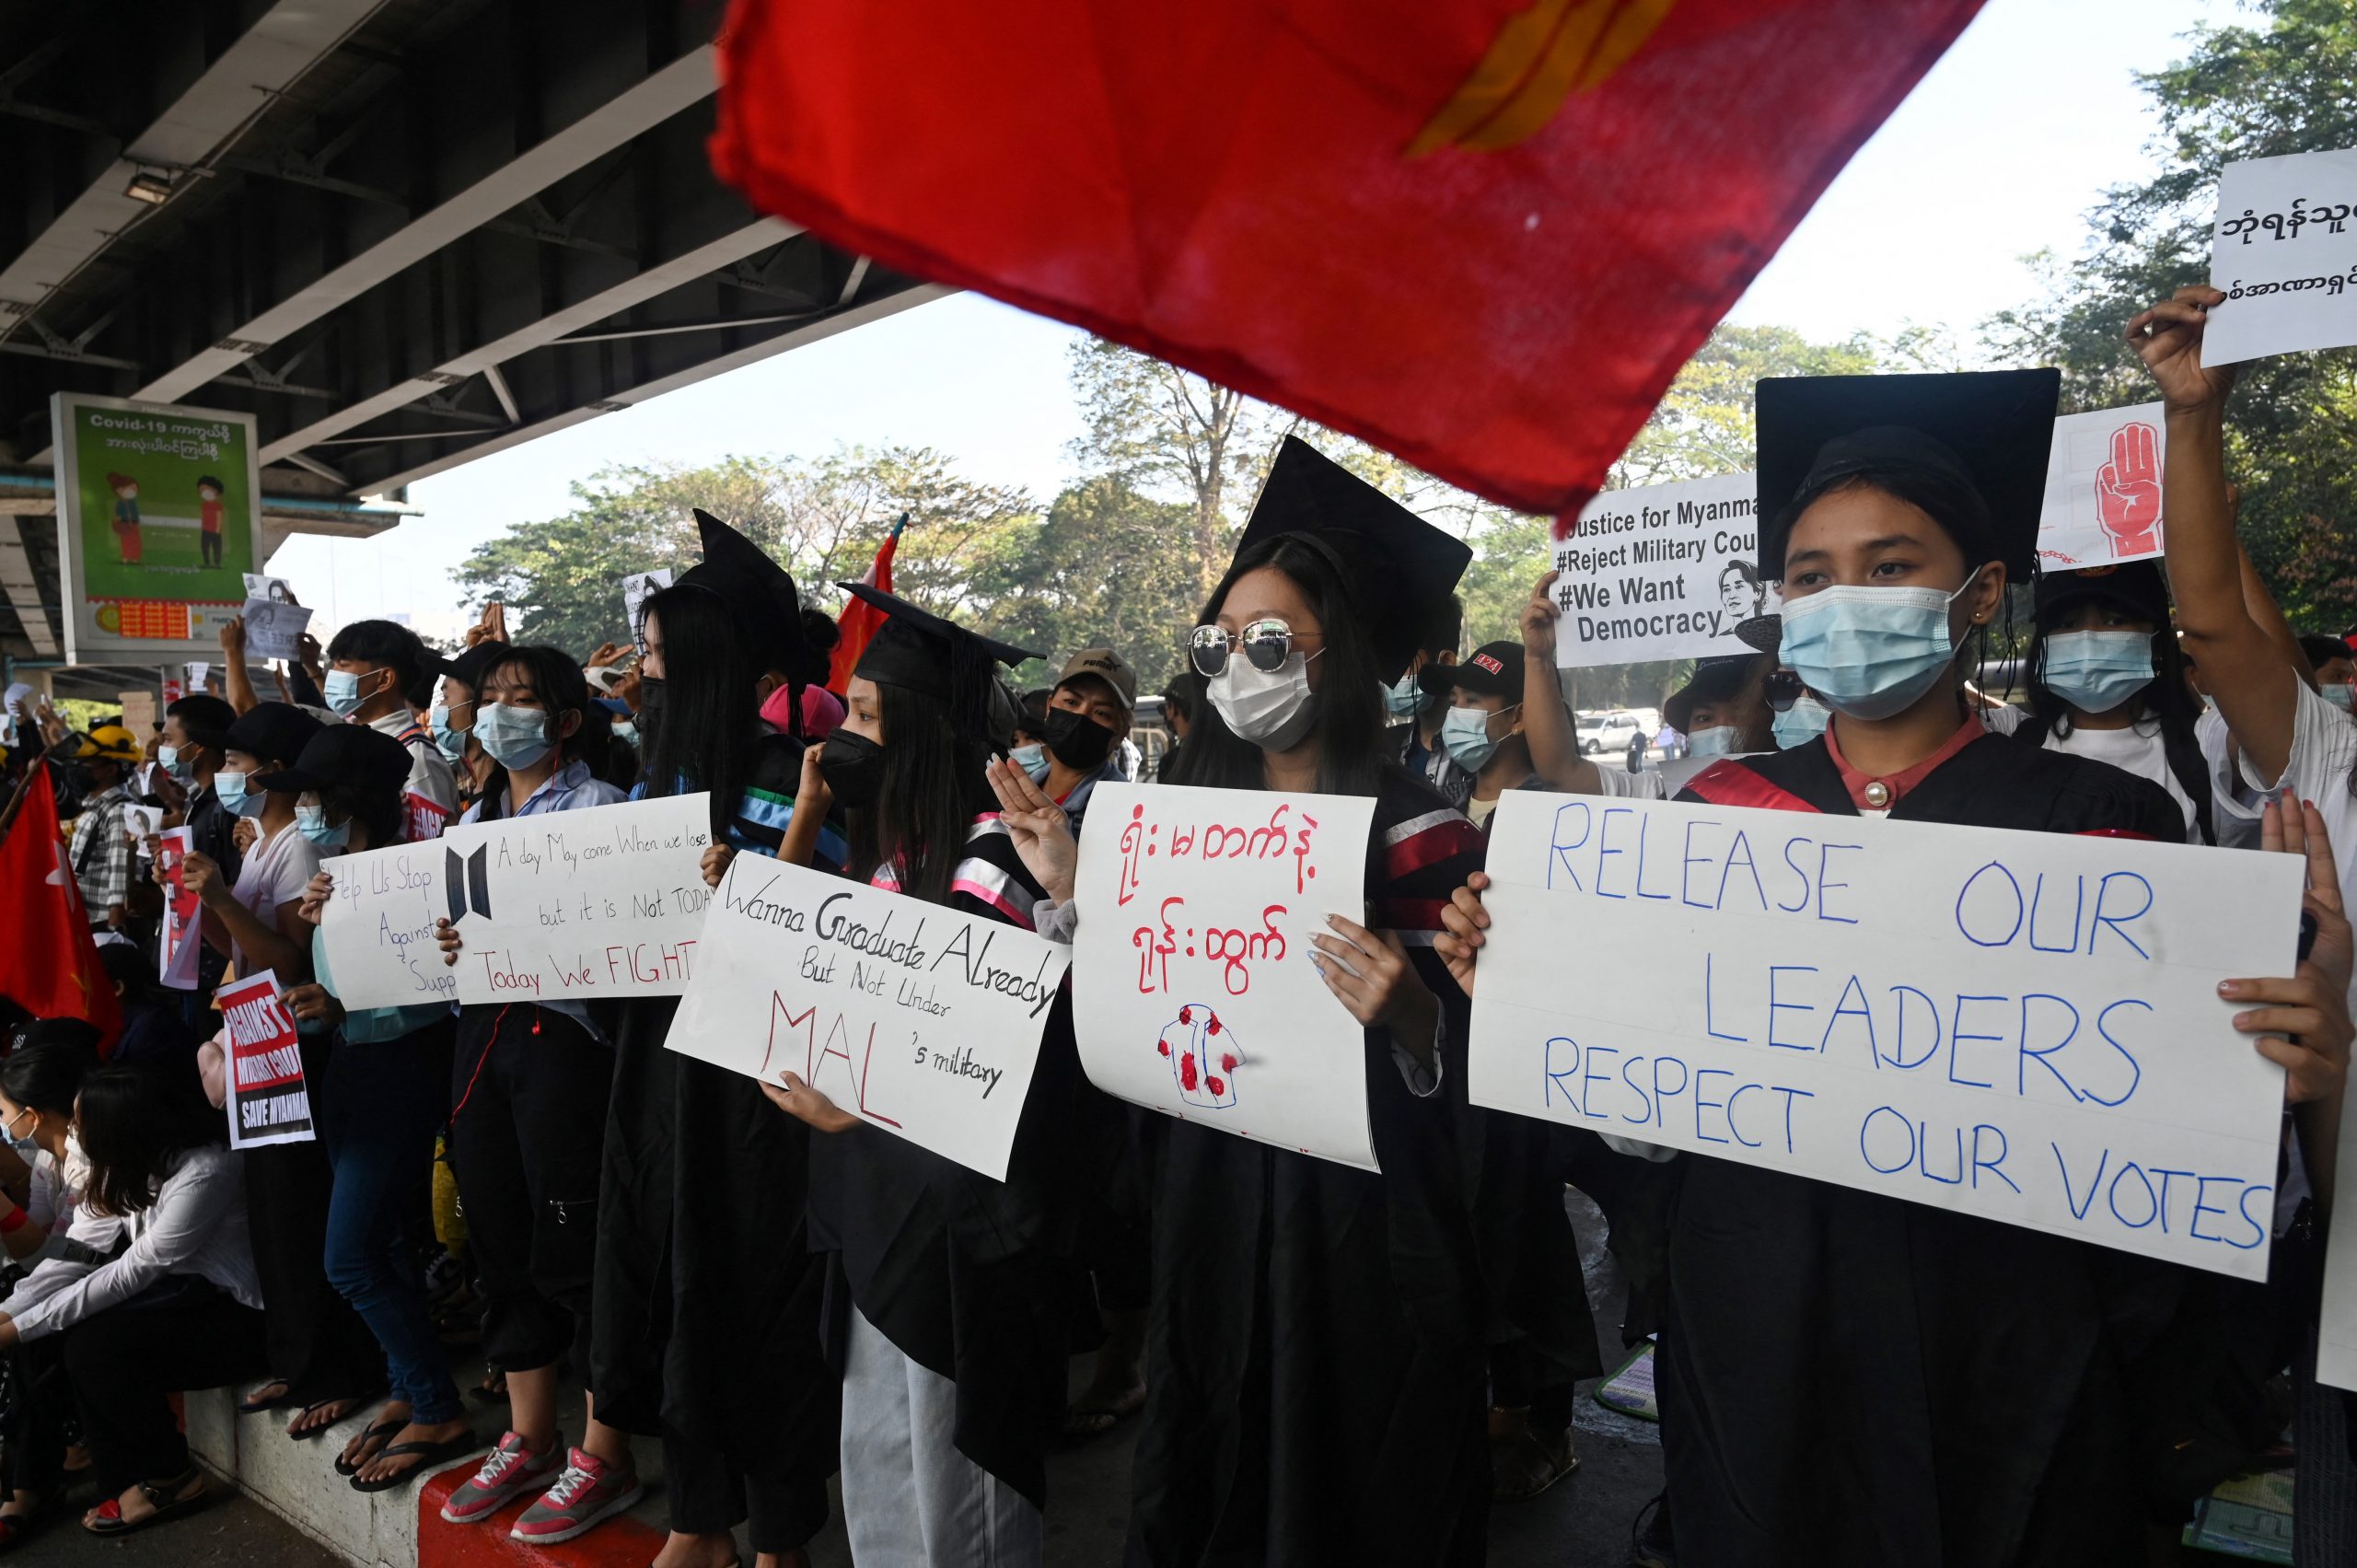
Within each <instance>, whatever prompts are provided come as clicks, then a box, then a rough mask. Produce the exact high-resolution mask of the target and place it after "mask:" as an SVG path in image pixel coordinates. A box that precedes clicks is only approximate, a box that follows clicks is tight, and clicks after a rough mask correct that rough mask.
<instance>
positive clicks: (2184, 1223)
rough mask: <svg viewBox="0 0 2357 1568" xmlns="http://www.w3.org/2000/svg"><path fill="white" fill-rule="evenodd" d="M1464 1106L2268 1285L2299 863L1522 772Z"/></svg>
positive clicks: (1494, 870) (1478, 993)
mask: <svg viewBox="0 0 2357 1568" xmlns="http://www.w3.org/2000/svg"><path fill="white" fill-rule="evenodd" d="M1489 875H1490V877H1491V882H1492V886H1491V889H1490V891H1489V892H1488V893H1487V895H1485V900H1486V902H1487V905H1488V908H1489V911H1490V913H1491V915H1492V926H1491V929H1490V933H1489V940H1488V944H1487V946H1485V947H1484V948H1483V950H1482V953H1481V958H1480V972H1479V977H1478V981H1477V984H1476V988H1475V995H1474V1002H1473V1022H1472V1034H1471V1040H1470V1062H1469V1071H1468V1074H1467V1085H1468V1089H1469V1094H1470V1096H1471V1098H1472V1100H1473V1102H1474V1103H1475V1104H1477V1105H1483V1106H1488V1107H1491V1108H1493V1109H1499V1110H1511V1111H1517V1112H1520V1113H1522V1114H1524V1115H1527V1116H1537V1117H1542V1118H1545V1119H1546V1120H1549V1121H1560V1122H1562V1123H1564V1124H1566V1125H1569V1126H1574V1127H1585V1128H1588V1129H1590V1130H1592V1131H1595V1132H1602V1133H1611V1134H1618V1135H1620V1136H1622V1137H1626V1138H1631V1139H1635V1140H1638V1141H1641V1142H1644V1143H1649V1144H1665V1145H1667V1146H1670V1147H1673V1148H1678V1149H1685V1150H1691V1151H1694V1152H1696V1153H1699V1154H1705V1155H1709V1156H1713V1157H1716V1158H1720V1159H1730V1160H1736V1161H1739V1162H1742V1163H1744V1164H1747V1165H1756V1166H1761V1167H1767V1168H1769V1169H1774V1170H1782V1171H1787V1172H1790V1173H1791V1174H1794V1175H1796V1176H1805V1177H1812V1178H1815V1179H1818V1180H1823V1181H1833V1182H1839V1183H1841V1184H1842V1185H1844V1186H1850V1187H1856V1188H1862V1189H1864V1190H1865V1191H1873V1192H1882V1193H1887V1194H1888V1195H1890V1196H1893V1197H1898V1198H1903V1199H1906V1200H1908V1201H1910V1202H1919V1203H1929V1204H1933V1205H1936V1206H1938V1207H1941V1208H1946V1209H1953V1210H1957V1211H1960V1212H1962V1213H1966V1214H1979V1215H1981V1216H1983V1217H1985V1218H1988V1219H1993V1220H1999V1221H2002V1222H2003V1223H2006V1224H2009V1225H2026V1226H2029V1227H2031V1228H2033V1229H2038V1230H2044V1231H2049V1232H2052V1233H2054V1234H2056V1235H2061V1236H2068V1237H2076V1238H2078V1239H2080V1240H2084V1241H2092V1242H2097V1243H2100V1244H2102V1245H2104V1246H2107V1247H2117V1248H2120V1249H2125V1250H2128V1251H2133V1252H2141V1253H2144V1254H2147V1255H2149V1256H2153V1257H2157V1258H2165V1259H2168V1260H2173V1261H2176V1262H2180V1263H2188V1264H2191V1265H2193V1266H2195V1267H2197V1268H2204V1269H2210V1270H2214V1271H2216V1272H2221V1273H2227V1274H2235V1275H2239V1276H2242V1277H2245V1278H2251V1279H2259V1278H2264V1277H2265V1275H2266V1271H2267V1258H2268V1247H2267V1241H2268V1237H2269V1233H2270V1218H2271V1215H2272V1210H2273V1204H2274V1195H2275V1166H2276V1150H2277V1140H2278V1125H2279V1121H2280V1119H2281V1115H2282V1101H2283V1074H2282V1069H2280V1068H2278V1067H2276V1066H2275V1065H2274V1064H2272V1063H2269V1062H2268V1061H2267V1060H2266V1059H2265V1058H2263V1057H2261V1056H2259V1055H2258V1052H2257V1051H2254V1050H2253V1049H2252V1046H2251V1042H2250V1040H2249V1039H2248V1038H2247V1037H2246V1036H2244V1035H2242V1034H2240V1033H2238V1032H2236V1031H2235V1028H2233V1025H2232V1021H2231V1020H2232V1016H2233V1011H2234V1010H2233V1009H2232V1008H2231V1007H2230V1006H2229V1005H2227V1004H2225V1003H2224V1002H2223V1001H2221V1000H2220V998H2219V996H2218V993H2217V984H2218V981H2221V980H2224V979H2227V978H2230V977H2236V976H2260V975H2277V974H2289V973H2291V972H2292V970H2293V964H2294V962H2295V953H2296V949H2297V946H2298V935H2299V912H2300V893H2301V881H2302V876H2303V866H2302V864H2301V862H2300V860H2299V858H2298V857H2296V856H2293V855H2282V854H2242V853H2236V852H2232V851H2225V850H2213V849H2203V848H2200V847H2199V846H2192V845H2185V844H2159V843H2149V842H2134V841H2130V840H2123V839H2107V838H2092V837H2078V836H2069V835H2062V834H2048V833H2038V834H2031V833H2021V832H2011V831H2003V830H1993V829H1977V828H1960V827H1952V826H1946V825H1943V824H1936V823H1927V822H1908V821H1890V820H1884V819H1862V818H1852V817H1835V816H1817V815H1814V814H1804V813H1798V812H1782V811H1762V810H1752V809H1747V808H1742V807H1720V806H1693V805H1684V804H1680V803H1678V802H1673V801H1611V800H1606V799H1603V798H1600V797H1599V798H1589V797H1575V798H1567V797H1564V796H1549V795H1539V794H1532V793H1509V794H1508V795H1507V796H1505V797H1504V800H1502V801H1501V802H1500V804H1499V807H1498V812H1497V816H1496V818H1495V819H1494V821H1493V825H1492V832H1491V839H1490V855H1489Z"/></svg>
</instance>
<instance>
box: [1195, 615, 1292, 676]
mask: <svg viewBox="0 0 2357 1568" xmlns="http://www.w3.org/2000/svg"><path fill="white" fill-rule="evenodd" d="M1325 635H1326V633H1323V632H1296V631H1295V630H1294V629H1293V628H1292V627H1290V626H1288V625H1286V624H1285V623H1284V622H1283V621H1274V620H1271V621H1253V622H1252V623H1251V624H1250V625H1248V626H1247V627H1245V628H1244V630H1243V631H1241V632H1227V631H1224V630H1222V629H1221V628H1219V627H1217V626H1198V627H1196V628H1195V629H1194V630H1193V631H1192V632H1190V633H1188V634H1187V662H1188V663H1190V664H1191V665H1193V666H1194V667H1195V673H1196V674H1198V675H1201V676H1202V677H1203V678H1204V679H1211V678H1213V677H1214V676H1218V675H1222V674H1225V672H1226V669H1227V661H1228V657H1229V656H1230V655H1232V654H1234V653H1235V652H1237V650H1239V649H1241V650H1242V652H1243V654H1244V661H1245V662H1246V663H1247V664H1248V665H1250V666H1251V667H1252V668H1255V669H1257V670H1259V671H1260V673H1261V674H1263V675H1273V674H1275V673H1276V672H1277V671H1278V670H1280V669H1283V668H1284V665H1285V660H1287V659H1289V658H1291V657H1292V656H1293V645H1294V644H1295V641H1297V640H1308V639H1320V640H1322V639H1323V638H1324V637H1325Z"/></svg>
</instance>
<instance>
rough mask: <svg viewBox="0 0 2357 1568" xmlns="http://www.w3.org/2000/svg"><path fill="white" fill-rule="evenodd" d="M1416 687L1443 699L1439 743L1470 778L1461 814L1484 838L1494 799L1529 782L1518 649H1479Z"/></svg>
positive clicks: (1432, 669) (1419, 679)
mask: <svg viewBox="0 0 2357 1568" xmlns="http://www.w3.org/2000/svg"><path fill="white" fill-rule="evenodd" d="M1416 684H1417V685H1418V686H1419V687H1420V688H1422V690H1423V691H1425V692H1426V693H1428V694H1430V695H1432V696H1435V697H1440V696H1445V697H1446V698H1447V699H1448V714H1447V715H1446V717H1445V718H1443V719H1442V720H1441V723H1440V743H1441V746H1442V748H1443V749H1445V750H1446V751H1447V753H1448V758H1449V761H1452V762H1455V763H1456V764H1457V766H1458V767H1459V768H1461V769H1463V770H1464V771H1465V772H1466V773H1467V774H1469V776H1470V777H1471V778H1472V780H1473V792H1472V794H1471V795H1470V796H1468V797H1467V799H1466V801H1465V814H1466V815H1467V816H1468V817H1469V818H1471V819H1473V825H1474V826H1475V827H1477V828H1479V829H1480V830H1482V831H1483V832H1487V831H1489V829H1490V815H1491V813H1492V812H1494V811H1495V810H1497V808H1498V797H1499V796H1502V795H1504V793H1505V792H1506V791H1508V790H1510V789H1518V788H1520V787H1521V786H1522V785H1523V784H1526V783H1527V782H1528V781H1529V780H1530V778H1531V776H1532V773H1531V767H1530V748H1529V747H1528V746H1527V745H1526V744H1525V743H1524V741H1523V738H1522V645H1521V644H1520V643H1506V642H1498V643H1484V644H1482V645H1480V647H1478V648H1476V649H1474V650H1473V654H1472V656H1471V657H1469V658H1467V659H1466V660H1464V661H1463V662H1462V663H1459V664H1428V665H1426V666H1424V668H1422V670H1421V671H1420V672H1419V673H1418V674H1417V676H1416Z"/></svg>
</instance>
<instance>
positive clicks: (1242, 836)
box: [1073, 784, 1376, 1170]
mask: <svg viewBox="0 0 2357 1568" xmlns="http://www.w3.org/2000/svg"><path fill="white" fill-rule="evenodd" d="M1374 815H1375V803H1374V802H1373V801H1372V800H1368V799H1364V798H1360V797H1356V796H1330V795H1277V794H1264V793H1258V792H1253V791H1246V790H1229V789H1191V788H1185V787H1181V786H1179V785H1176V784H1156V785H1154V786H1151V787H1142V786H1140V785H1137V784H1098V785H1097V793H1096V794H1095V795H1094V796H1091V797H1090V801H1089V820H1090V821H1092V822H1095V823H1096V824H1097V828H1096V830H1094V831H1092V832H1090V833H1088V834H1087V835H1086V837H1084V838H1083V839H1082V841H1081V846H1080V869H1079V874H1078V876H1077V877H1076V879H1075V883H1074V898H1075V899H1076V900H1078V902H1079V904H1080V933H1079V936H1078V939H1077V940H1076V941H1075V943H1074V952H1073V1027H1074V1032H1075V1034H1076V1035H1077V1036H1078V1037H1079V1041H1080V1063H1081V1066H1082V1067H1083V1068H1084V1069H1085V1070H1086V1072H1087V1074H1088V1076H1089V1080H1090V1082H1092V1083H1094V1084H1095V1085H1096V1086H1097V1087H1098V1088H1100V1089H1103V1090H1104V1091H1105V1092H1106V1093H1107V1094H1109V1095H1115V1096H1118V1097H1120V1098H1122V1099H1125V1100H1130V1101H1132V1102H1134V1103H1135V1104H1138V1105H1143V1106H1145V1107H1147V1108H1149V1109H1154V1110H1160V1111H1167V1113H1169V1114H1170V1115H1173V1116H1176V1117H1179V1118H1180V1119H1181V1120H1184V1121H1195V1122H1200V1123H1201V1124H1202V1125H1203V1126H1206V1127H1215V1128H1218V1129H1219V1130H1220V1131H1222V1132H1234V1133H1237V1135H1239V1136H1241V1137H1247V1138H1257V1139H1259V1140H1260V1141H1261V1142H1262V1143H1267V1144H1278V1145H1280V1146H1281V1147H1283V1148H1288V1149H1297V1150H1299V1151H1300V1152H1301V1153H1303V1154H1306V1155H1316V1156H1319V1157H1320V1158H1323V1159H1329V1160H1335V1161H1339V1162H1340V1163H1341V1164H1343V1165H1350V1166H1356V1167H1359V1168H1360V1169H1362V1170H1373V1169H1375V1168H1376V1160H1375V1144H1374V1138H1373V1134H1372V1132H1370V1130H1369V1128H1368V1125H1367V1111H1366V1035H1365V1032H1364V1030H1363V1029H1362V1028H1360V1026H1359V1023H1358V1020H1357V1019H1355V1018H1353V1017H1352V1016H1351V1015H1350V1014H1349V1012H1348V1011H1346V1010H1345V1009H1344V1008H1343V1006H1342V1005H1341V1002H1339V1001H1337V1000H1336V999H1335V997H1334V993H1332V992H1330V991H1329V990H1327V989H1326V982H1325V981H1323V980H1321V979H1319V978H1318V970H1317V969H1316V968H1315V967H1314V966H1313V965H1312V964H1311V962H1310V959H1311V957H1312V955H1313V954H1314V953H1315V951H1316V949H1315V948H1313V947H1311V946H1310V941H1309V939H1310V937H1311V936H1313V935H1319V934H1322V933H1324V932H1325V931H1326V929H1327V926H1326V917H1327V916H1328V915H1329V914H1341V915H1347V916H1349V917H1350V918H1351V919H1353V920H1364V918H1365V915H1366V900H1365V881H1366V861H1365V856H1366V842H1367V832H1368V829H1369V827H1370V825H1371V824H1372V822H1373V820H1374ZM1116 823H1118V824H1120V829H1119V831H1116V830H1115V828H1114V824H1116Z"/></svg>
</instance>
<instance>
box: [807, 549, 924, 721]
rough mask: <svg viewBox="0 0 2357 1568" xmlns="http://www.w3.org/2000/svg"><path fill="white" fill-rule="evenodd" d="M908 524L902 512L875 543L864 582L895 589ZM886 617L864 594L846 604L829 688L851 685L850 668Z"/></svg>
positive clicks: (839, 622) (839, 621)
mask: <svg viewBox="0 0 2357 1568" xmlns="http://www.w3.org/2000/svg"><path fill="white" fill-rule="evenodd" d="M908 526H909V515H908V514H907V513H906V512H903V513H901V514H900V521H898V522H896V523H894V524H893V525H892V532H891V534H890V535H889V536H888V537H887V538H886V540H884V542H883V543H882V544H879V545H877V547H876V559H875V560H874V561H873V562H871V563H869V564H868V568H867V570H866V572H865V574H863V575H861V577H860V579H859V580H860V581H861V582H863V583H865V584H866V585H867V586H868V587H871V588H877V589H880V590H882V591H883V592H885V593H890V592H891V591H892V557H893V556H895V555H897V554H899V553H900V530H901V529H902V528H907V527H908ZM884 621H885V616H884V612H883V611H882V610H878V609H877V608H876V607H875V606H874V605H872V604H870V603H868V602H867V601H866V600H865V599H864V598H854V599H853V600H852V601H851V602H849V603H848V604H846V605H844V606H843V612H842V614H841V615H838V616H836V617H835V626H836V629H837V630H839V631H840V632H842V641H841V642H839V643H837V644H836V645H835V652H834V656H833V660H832V662H831V663H830V665H829V667H828V669H827V690H829V691H849V690H850V689H851V672H852V670H853V668H854V667H856V666H857V665H858V663H859V656H860V655H861V654H864V653H865V652H866V651H867V640H868V639H869V638H870V637H873V636H874V635H876V629H877V627H878V626H881V625H883V624H884Z"/></svg>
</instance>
